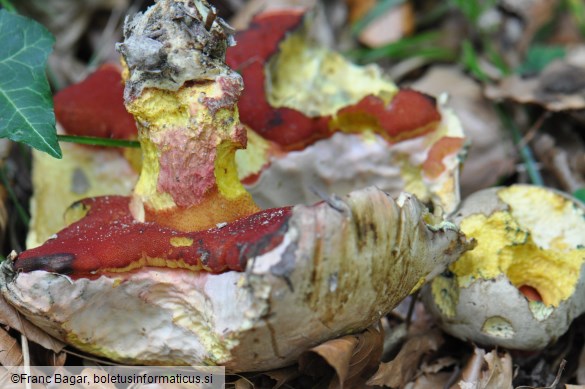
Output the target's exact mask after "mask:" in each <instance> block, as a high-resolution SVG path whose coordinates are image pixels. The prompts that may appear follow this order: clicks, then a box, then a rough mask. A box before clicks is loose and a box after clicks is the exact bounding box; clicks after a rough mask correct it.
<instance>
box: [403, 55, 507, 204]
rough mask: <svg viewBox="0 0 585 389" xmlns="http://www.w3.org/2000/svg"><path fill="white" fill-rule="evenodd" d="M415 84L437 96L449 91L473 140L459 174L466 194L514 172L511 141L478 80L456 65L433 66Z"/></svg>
mask: <svg viewBox="0 0 585 389" xmlns="http://www.w3.org/2000/svg"><path fill="white" fill-rule="evenodd" d="M412 87H413V88H415V89H417V90H420V91H423V92H426V93H429V94H432V95H435V96H438V95H440V94H441V93H445V92H447V93H449V105H450V106H451V107H452V108H453V110H454V111H455V113H456V115H457V116H458V117H459V119H460V120H461V125H462V127H463V130H464V131H465V135H466V136H467V137H468V138H469V139H470V140H471V145H470V147H469V150H468V155H467V159H466V160H465V163H464V165H463V170H462V171H461V177H460V182H461V193H462V195H463V196H464V197H465V196H467V195H469V194H471V193H473V192H475V191H477V190H480V189H483V188H487V187H490V186H493V185H494V184H496V183H497V182H498V180H499V179H500V178H501V177H503V176H506V175H509V174H512V173H513V172H514V164H515V158H514V146H513V144H512V141H511V139H510V137H509V136H507V134H506V132H505V130H504V128H503V127H502V126H501V123H500V119H499V117H498V114H497V112H496V111H495V109H494V108H493V107H492V105H491V104H489V101H488V100H487V99H486V98H485V97H484V96H483V92H482V89H481V87H480V86H479V85H478V84H477V83H476V82H475V81H473V80H472V79H471V78H469V77H468V76H467V75H466V74H465V73H463V72H462V71H461V70H460V69H459V68H457V67H454V66H434V67H433V68H431V70H429V72H427V74H426V75H425V77H423V78H421V79H420V80H418V81H417V82H415V83H414V84H413V85H412ZM486 166H489V169H486Z"/></svg>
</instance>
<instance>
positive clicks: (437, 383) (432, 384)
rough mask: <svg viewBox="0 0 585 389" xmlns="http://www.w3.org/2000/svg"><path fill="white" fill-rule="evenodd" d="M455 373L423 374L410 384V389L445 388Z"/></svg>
mask: <svg viewBox="0 0 585 389" xmlns="http://www.w3.org/2000/svg"><path fill="white" fill-rule="evenodd" d="M452 376H453V373H450V372H441V373H423V375H421V376H420V377H418V378H417V379H416V380H415V381H414V382H411V383H410V386H408V388H409V389H437V388H445V385H447V384H448V383H449V381H450V380H451V377H452Z"/></svg>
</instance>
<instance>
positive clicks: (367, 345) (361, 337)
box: [299, 325, 384, 388]
mask: <svg viewBox="0 0 585 389" xmlns="http://www.w3.org/2000/svg"><path fill="white" fill-rule="evenodd" d="M383 338H384V334H383V331H382V330H381V326H380V325H376V326H372V327H369V328H368V329H366V330H365V331H364V332H362V333H360V334H356V335H347V336H344V337H342V338H338V339H333V340H330V341H327V342H325V343H323V344H320V345H319V346H316V347H313V348H312V349H310V350H308V351H306V352H305V353H303V354H302V355H301V356H300V358H299V370H300V371H301V372H302V373H304V374H308V375H312V376H322V375H323V371H324V370H326V369H324V367H325V366H328V367H330V368H332V369H333V370H334V372H335V376H334V378H333V379H332V380H331V383H330V385H329V388H354V387H355V388H357V387H362V386H363V383H364V381H365V378H364V377H363V376H364V375H365V374H368V372H371V371H372V370H373V368H375V366H376V364H377V363H378V361H379V360H380V357H381V354H382V346H383Z"/></svg>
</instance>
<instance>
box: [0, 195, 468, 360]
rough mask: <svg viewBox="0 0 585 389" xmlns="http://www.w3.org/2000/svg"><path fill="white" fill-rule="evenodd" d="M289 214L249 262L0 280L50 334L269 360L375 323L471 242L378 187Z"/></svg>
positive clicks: (194, 355)
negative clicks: (239, 267)
mask: <svg viewBox="0 0 585 389" xmlns="http://www.w3.org/2000/svg"><path fill="white" fill-rule="evenodd" d="M425 221H426V222H425ZM287 223H288V228H287V230H286V233H285V234H284V236H283V239H282V241H281V242H280V244H278V245H277V246H276V247H274V248H272V249H270V250H268V251H267V252H265V253H263V254H261V255H258V256H256V257H252V258H250V259H249V260H248V262H247V265H246V267H245V272H236V271H228V272H224V273H221V274H212V273H208V272H197V271H189V270H186V269H172V268H156V267H152V266H150V267H142V268H139V269H135V270H134V271H129V272H123V273H114V272H112V273H108V274H103V275H102V276H101V277H99V278H95V277H87V276H81V277H76V276H75V274H72V275H71V276H66V275H62V274H57V273H53V272H48V271H42V270H38V271H31V272H15V271H14V267H13V266H14V265H13V263H11V261H6V262H4V263H3V265H2V271H1V272H0V274H1V275H0V284H1V286H0V288H1V291H2V294H3V295H4V297H5V298H6V299H7V300H8V301H9V302H10V303H11V304H12V305H14V306H15V307H16V308H17V309H18V310H19V311H20V312H22V314H23V315H24V316H25V317H26V318H28V319H29V320H30V321H31V322H33V323H34V324H36V325H37V326H39V327H41V328H43V329H44V330H46V331H47V332H48V333H50V334H52V335H53V336H55V337H57V338H59V339H62V340H64V341H65V342H67V343H69V344H72V345H74V346H76V347H78V348H80V349H82V350H85V351H88V352H91V353H93V354H97V355H101V356H104V357H108V358H111V359H113V360H115V361H117V362H121V363H128V364H163V365H164V364H166V365H176V364H183V365H201V364H219V365H225V366H226V367H227V368H228V370H230V371H253V370H267V369H274V368H278V367H281V366H285V365H288V364H291V363H293V362H294V361H295V359H296V358H297V357H298V356H299V354H300V353H301V352H302V351H304V350H306V349H307V348H309V347H311V346H314V345H316V344H319V343H320V342H323V341H324V340H327V339H330V338H334V337H336V336H339V335H342V334H347V333H351V332H354V331H359V330H361V329H363V328H366V327H367V326H369V325H370V324H372V323H375V322H376V321H377V320H379V318H380V317H382V316H383V315H384V314H386V313H388V312H389V311H390V310H391V309H392V308H393V307H394V306H395V305H397V304H398V303H399V302H400V301H401V300H402V299H403V298H404V297H406V296H407V295H408V294H409V293H411V292H413V291H414V290H417V289H418V288H419V287H420V286H421V285H423V284H424V282H425V281H427V280H429V279H430V278H432V277H433V276H434V275H436V274H438V273H440V272H441V271H443V270H444V269H445V267H446V266H447V265H448V264H449V263H450V262H452V261H453V260H455V259H456V258H457V257H458V256H459V255H460V254H461V253H462V252H463V251H465V250H466V249H468V248H469V243H468V242H467V241H466V240H465V238H464V236H463V235H462V234H461V233H459V231H458V230H457V229H456V228H454V227H453V225H452V224H450V223H444V222H440V223H437V224H435V225H432V224H427V223H432V216H431V215H430V214H429V213H428V212H427V211H426V209H425V208H424V206H422V205H421V204H420V203H419V202H418V201H417V200H416V198H414V197H413V196H410V195H403V196H401V197H400V198H399V199H398V200H397V201H394V200H392V199H391V198H390V197H389V196H388V195H386V194H385V193H383V192H382V191H380V190H378V189H375V188H368V189H364V190H360V191H355V192H352V193H351V194H350V195H348V196H347V197H345V198H343V199H342V198H332V199H330V200H329V201H328V202H322V203H319V204H317V205H314V206H295V207H294V208H293V209H292V213H291V216H290V218H289V219H288V221H287ZM226 228H227V227H226ZM96 323H100V324H99V325H96Z"/></svg>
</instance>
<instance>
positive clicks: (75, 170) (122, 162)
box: [26, 64, 140, 248]
mask: <svg viewBox="0 0 585 389" xmlns="http://www.w3.org/2000/svg"><path fill="white" fill-rule="evenodd" d="M123 90H124V85H123V83H122V80H121V70H120V69H119V66H115V65H113V64H106V65H102V66H100V67H99V68H98V69H97V70H96V71H95V72H93V73H92V74H90V75H89V76H88V77H87V78H86V79H85V80H84V81H82V82H80V83H78V84H75V85H72V86H69V87H67V88H65V89H63V90H61V91H59V92H58V93H57V94H56V95H55V97H54V103H55V116H56V119H57V123H58V131H59V132H60V133H63V134H65V135H79V136H93V137H104V138H114V139H135V138H136V136H137V129H136V124H135V123H134V118H133V117H132V115H130V114H129V113H128V112H127V111H126V109H125V108H124V105H123V104H124V103H123ZM61 149H62V151H63V158H62V159H55V158H53V157H51V156H49V155H47V154H46V153H43V152H39V151H36V150H33V152H32V155H33V159H32V184H33V188H34V195H33V197H32V199H31V201H30V209H31V222H30V224H29V231H28V235H27V242H26V243H27V247H28V248H32V247H37V246H39V245H41V244H42V243H43V242H44V241H45V240H47V239H48V238H49V237H50V236H52V235H53V234H55V233H56V232H58V231H59V230H61V229H62V228H64V227H65V226H66V224H65V220H64V218H63V217H62V215H63V214H64V213H65V211H66V210H67V208H68V207H69V206H70V205H71V204H72V203H73V202H75V201H79V200H81V199H83V198H85V197H93V196H102V195H106V194H110V195H128V194H130V193H131V192H132V188H133V186H134V184H135V183H136V180H137V178H138V173H137V172H138V171H139V170H140V154H139V152H137V151H138V150H136V149H124V151H121V149H111V148H105V147H99V148H98V147H91V146H86V145H80V144H74V143H62V144H61ZM121 153H123V155H124V157H126V158H123V157H122V156H121V155H120V154H121ZM112 171H115V172H117V174H111V172H112Z"/></svg>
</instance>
